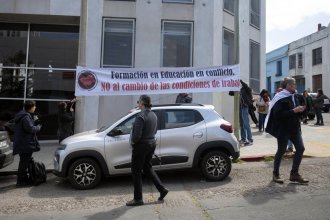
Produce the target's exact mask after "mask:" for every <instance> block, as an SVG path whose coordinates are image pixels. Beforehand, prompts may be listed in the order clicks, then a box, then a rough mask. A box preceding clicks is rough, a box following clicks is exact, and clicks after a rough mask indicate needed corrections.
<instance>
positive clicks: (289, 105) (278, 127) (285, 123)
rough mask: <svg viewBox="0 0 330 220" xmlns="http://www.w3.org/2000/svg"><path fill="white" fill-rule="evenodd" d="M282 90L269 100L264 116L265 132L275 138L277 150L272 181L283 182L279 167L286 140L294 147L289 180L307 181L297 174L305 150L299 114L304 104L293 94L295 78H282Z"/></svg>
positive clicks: (303, 108)
mask: <svg viewBox="0 0 330 220" xmlns="http://www.w3.org/2000/svg"><path fill="white" fill-rule="evenodd" d="M282 88H283V90H282V91H281V92H279V93H277V94H276V95H275V97H274V98H273V100H272V101H271V102H270V106H269V112H268V115H267V118H266V122H265V123H266V132H268V133H269V134H271V135H273V136H274V137H276V138H277V147H278V148H277V152H276V154H275V160H274V170H273V181H274V182H276V183H283V182H284V180H283V179H282V178H281V177H280V173H279V169H280V164H281V160H282V157H283V155H284V154H285V151H286V147H287V145H288V141H289V140H291V141H292V143H293V144H294V146H295V148H296V153H295V155H294V158H293V163H292V169H291V173H290V181H293V182H299V183H308V180H307V179H304V178H302V176H301V175H300V174H299V172H298V171H299V166H300V163H301V160H302V157H303V153H304V151H305V147H304V142H303V140H302V136H301V122H300V119H301V114H302V112H303V111H304V110H305V108H306V106H303V105H299V101H298V97H297V96H296V95H294V92H295V89H296V83H295V79H294V78H291V77H286V78H284V80H283V82H282Z"/></svg>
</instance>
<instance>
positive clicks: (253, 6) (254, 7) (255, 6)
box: [250, 0, 260, 28]
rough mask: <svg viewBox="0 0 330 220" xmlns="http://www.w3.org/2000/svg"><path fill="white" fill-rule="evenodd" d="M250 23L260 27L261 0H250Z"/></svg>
mask: <svg viewBox="0 0 330 220" xmlns="http://www.w3.org/2000/svg"><path fill="white" fill-rule="evenodd" d="M250 24H251V25H253V26H255V27H257V28H260V0H250Z"/></svg>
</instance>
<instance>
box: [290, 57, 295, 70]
mask: <svg viewBox="0 0 330 220" xmlns="http://www.w3.org/2000/svg"><path fill="white" fill-rule="evenodd" d="M295 68H296V54H293V55H290V56H289V69H290V70H291V69H295Z"/></svg>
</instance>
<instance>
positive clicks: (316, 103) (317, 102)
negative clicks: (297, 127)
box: [313, 95, 328, 108]
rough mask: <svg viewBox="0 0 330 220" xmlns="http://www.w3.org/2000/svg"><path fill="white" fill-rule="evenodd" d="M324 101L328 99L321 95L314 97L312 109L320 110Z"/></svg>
mask: <svg viewBox="0 0 330 220" xmlns="http://www.w3.org/2000/svg"><path fill="white" fill-rule="evenodd" d="M324 99H328V97H327V96H326V95H321V96H319V97H316V98H315V99H313V103H314V107H315V108H322V106H323V103H324Z"/></svg>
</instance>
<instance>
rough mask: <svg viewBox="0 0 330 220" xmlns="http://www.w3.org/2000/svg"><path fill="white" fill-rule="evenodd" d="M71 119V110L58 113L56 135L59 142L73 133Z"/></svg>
mask: <svg viewBox="0 0 330 220" xmlns="http://www.w3.org/2000/svg"><path fill="white" fill-rule="evenodd" d="M73 121H74V114H73V113H72V112H65V113H59V115H58V131H57V135H58V139H59V141H60V142H61V141H62V140H64V139H65V138H67V137H69V136H71V135H72V134H73V130H72V123H73Z"/></svg>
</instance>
